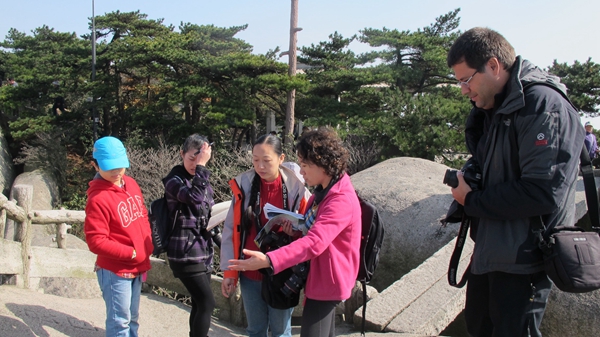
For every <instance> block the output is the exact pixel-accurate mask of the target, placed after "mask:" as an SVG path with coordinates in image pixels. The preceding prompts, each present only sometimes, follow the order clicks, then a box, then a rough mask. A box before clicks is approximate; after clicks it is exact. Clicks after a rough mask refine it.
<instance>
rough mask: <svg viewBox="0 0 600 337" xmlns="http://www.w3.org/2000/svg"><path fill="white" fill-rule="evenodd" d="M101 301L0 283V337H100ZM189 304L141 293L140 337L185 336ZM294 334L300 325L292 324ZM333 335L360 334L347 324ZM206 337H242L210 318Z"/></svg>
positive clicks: (241, 332)
mask: <svg viewBox="0 0 600 337" xmlns="http://www.w3.org/2000/svg"><path fill="white" fill-rule="evenodd" d="M104 310H105V309H104V301H103V300H102V299H101V298H93V299H73V298H65V297H59V296H54V295H47V294H42V293H39V292H35V291H32V290H26V289H20V288H17V287H15V286H9V285H2V286H0V336H2V337H32V336H40V337H104V317H105V314H104ZM188 316H189V308H188V307H186V306H184V305H182V304H180V303H178V302H176V301H172V300H169V299H166V298H164V297H160V296H157V295H153V294H142V299H141V308H140V330H139V333H140V337H155V336H162V337H180V336H181V337H185V336H188ZM293 335H294V336H295V337H297V336H299V335H300V328H299V327H294V328H293ZM336 335H337V336H346V337H359V336H360V333H357V332H355V331H352V328H351V327H349V326H347V325H342V326H339V327H337V329H336ZM209 336H210V337H227V336H232V337H241V336H244V330H243V329H241V328H239V327H232V326H230V325H228V324H226V323H225V322H219V321H218V320H217V319H215V318H213V324H212V326H211V329H210V333H209ZM367 336H368V337H369V336H373V337H375V336H379V337H381V336H383V337H410V336H413V337H417V336H414V335H407V334H396V333H371V332H369V333H367Z"/></svg>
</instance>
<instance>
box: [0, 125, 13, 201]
mask: <svg viewBox="0 0 600 337" xmlns="http://www.w3.org/2000/svg"><path fill="white" fill-rule="evenodd" d="M14 179H15V169H14V166H13V162H12V156H11V155H10V151H8V142H7V141H6V138H4V134H3V133H2V129H0V193H3V194H4V195H8V192H9V191H10V187H11V186H12V182H13V180H14Z"/></svg>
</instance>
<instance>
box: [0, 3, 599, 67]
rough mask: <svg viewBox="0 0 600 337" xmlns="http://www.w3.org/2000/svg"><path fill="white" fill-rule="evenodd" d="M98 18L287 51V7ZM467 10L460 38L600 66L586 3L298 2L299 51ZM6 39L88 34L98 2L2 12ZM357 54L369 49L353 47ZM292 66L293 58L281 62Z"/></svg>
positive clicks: (178, 6) (195, 8)
mask: <svg viewBox="0 0 600 337" xmlns="http://www.w3.org/2000/svg"><path fill="white" fill-rule="evenodd" d="M94 6H95V13H96V15H102V14H104V13H108V12H112V11H117V10H119V11H121V12H129V11H134V10H139V11H140V12H141V13H145V14H147V15H148V18H150V19H160V18H163V19H164V22H165V23H166V24H173V25H174V26H176V27H177V26H179V24H180V22H182V21H183V22H191V23H195V24H200V25H202V24H214V25H216V26H221V27H230V26H238V25H243V24H248V25H249V26H248V28H247V29H246V30H245V31H243V32H241V33H240V34H238V35H237V37H239V38H241V39H243V40H245V41H247V42H248V43H250V44H251V45H253V46H254V52H255V53H258V54H262V53H265V52H267V51H268V50H269V49H274V48H275V47H277V46H279V47H280V48H281V50H287V48H288V46H289V24H290V7H291V1H289V0H221V1H215V0H170V1H164V0H162V1H157V0H143V1H142V0H126V1H123V0H94ZM458 7H460V8H461V12H460V14H459V15H460V17H461V25H460V27H459V29H460V30H462V31H464V30H467V29H469V28H472V27H475V26H486V27H490V28H492V29H495V30H497V31H499V32H500V33H501V34H503V35H504V36H505V37H506V38H507V39H508V41H510V42H511V43H512V44H513V46H514V47H515V50H516V51H517V54H520V55H523V56H524V57H525V58H527V59H529V60H531V61H532V62H533V63H535V64H536V65H538V66H540V67H542V68H547V67H548V66H550V65H551V64H552V61H553V60H554V59H557V60H558V61H559V62H561V63H562V62H567V63H569V64H572V63H573V61H575V60H579V61H582V62H584V61H586V60H587V59H588V57H591V58H592V61H594V62H597V63H598V62H600V39H599V38H598V37H597V36H598V33H600V19H599V18H598V16H599V14H600V1H587V0H586V1H584V0H570V1H559V0H503V1H485V0H479V1H474V0H454V1H452V0H451V1H448V0H418V1H402V0H368V1H366V0H343V1H342V0H337V1H332V0H299V18H298V25H299V26H300V27H302V28H303V31H301V32H300V33H298V46H303V45H307V46H308V45H310V44H311V43H315V44H316V43H318V42H320V41H325V40H327V38H328V36H329V34H331V33H333V32H334V31H336V30H337V31H338V32H339V33H341V34H342V35H343V36H345V37H349V36H351V35H353V34H358V31H359V30H360V29H363V28H367V27H368V28H379V29H381V28H383V27H387V28H391V29H398V30H410V31H415V30H417V29H418V28H422V27H425V26H428V25H429V24H431V23H432V22H434V20H435V18H436V17H438V16H440V15H442V14H445V13H447V12H449V11H451V10H454V9H455V8H458ZM0 13H2V15H1V17H0V38H1V39H2V40H4V37H5V36H6V34H7V33H8V30H9V29H10V28H16V29H17V30H19V31H21V32H25V33H28V34H29V33H30V31H31V30H32V29H34V28H36V27H40V26H42V25H44V24H45V25H47V26H49V27H52V28H54V29H55V30H56V31H60V32H75V33H77V34H78V35H82V34H84V33H87V32H88V22H89V21H88V18H90V17H91V16H92V0H87V1H85V0H19V1H8V0H7V1H3V3H2V5H0ZM352 49H353V50H354V51H355V52H363V51H366V50H368V49H369V48H368V46H366V45H364V44H361V43H358V42H356V43H354V44H353V45H352ZM281 61H282V62H286V63H287V58H283V59H281Z"/></svg>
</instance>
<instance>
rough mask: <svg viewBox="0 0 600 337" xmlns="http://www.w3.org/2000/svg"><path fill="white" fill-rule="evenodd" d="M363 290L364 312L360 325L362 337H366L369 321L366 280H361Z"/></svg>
mask: <svg viewBox="0 0 600 337" xmlns="http://www.w3.org/2000/svg"><path fill="white" fill-rule="evenodd" d="M360 284H362V290H363V310H362V323H361V325H360V336H361V337H364V336H365V323H366V320H367V282H366V281H365V279H362V280H360Z"/></svg>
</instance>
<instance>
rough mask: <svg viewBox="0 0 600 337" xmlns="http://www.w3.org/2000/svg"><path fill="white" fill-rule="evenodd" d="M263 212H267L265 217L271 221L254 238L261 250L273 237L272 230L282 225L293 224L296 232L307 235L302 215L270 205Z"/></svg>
mask: <svg viewBox="0 0 600 337" xmlns="http://www.w3.org/2000/svg"><path fill="white" fill-rule="evenodd" d="M263 211H264V212H265V216H266V217H267V219H269V221H267V223H266V224H265V225H264V226H263V228H261V230H260V231H259V232H258V234H257V235H256V238H254V242H255V243H256V245H257V246H258V247H259V248H260V247H261V245H262V243H263V242H265V239H267V238H268V237H269V236H270V235H271V230H272V229H273V227H274V226H276V225H281V224H283V223H285V222H287V221H289V222H290V223H291V225H292V229H294V230H296V231H302V235H306V231H307V230H306V227H305V226H304V216H303V215H302V214H298V213H294V212H290V211H286V210H284V209H281V208H279V207H275V206H273V205H271V204H269V203H267V204H266V205H265V206H264V207H263ZM267 241H269V240H267Z"/></svg>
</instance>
